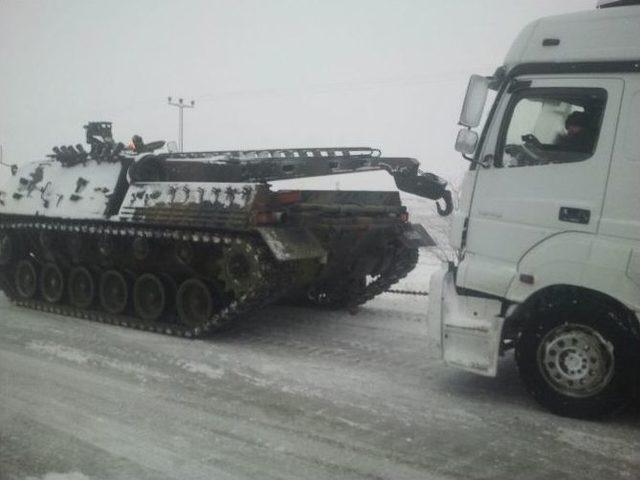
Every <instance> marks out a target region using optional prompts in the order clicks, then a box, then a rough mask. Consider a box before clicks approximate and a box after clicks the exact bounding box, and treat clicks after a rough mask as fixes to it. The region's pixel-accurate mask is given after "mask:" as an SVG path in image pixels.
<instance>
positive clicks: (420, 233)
mask: <svg viewBox="0 0 640 480" xmlns="http://www.w3.org/2000/svg"><path fill="white" fill-rule="evenodd" d="M402 240H403V242H404V244H405V245H406V246H407V247H409V248H420V247H433V246H435V245H436V242H435V240H433V238H431V235H429V233H427V231H426V230H425V228H424V227H423V226H422V225H420V224H419V223H412V224H410V225H409V228H407V229H406V230H405V231H404V232H403V235H402Z"/></svg>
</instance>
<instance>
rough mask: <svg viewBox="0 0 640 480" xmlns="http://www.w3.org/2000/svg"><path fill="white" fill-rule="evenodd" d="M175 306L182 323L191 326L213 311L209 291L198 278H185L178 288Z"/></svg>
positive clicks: (199, 322) (203, 319)
mask: <svg viewBox="0 0 640 480" xmlns="http://www.w3.org/2000/svg"><path fill="white" fill-rule="evenodd" d="M176 307H177V310H178V316H179V317H180V320H181V321H182V322H183V323H185V324H187V325H191V326H196V325H199V324H202V323H204V322H206V321H207V320H208V319H209V318H210V317H211V314H212V313H213V298H212V297H211V291H210V290H209V288H208V287H207V285H206V284H205V283H204V282H202V281H200V280H197V279H195V278H192V279H189V280H186V281H185V282H183V283H182V285H180V288H179V289H178V295H177V302H176Z"/></svg>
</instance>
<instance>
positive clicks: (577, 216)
mask: <svg viewBox="0 0 640 480" xmlns="http://www.w3.org/2000/svg"><path fill="white" fill-rule="evenodd" d="M558 220H560V221H561V222H569V223H581V224H583V225H587V224H588V223H589V221H590V220H591V210H585V209H584V208H573V207H560V213H559V215H558Z"/></svg>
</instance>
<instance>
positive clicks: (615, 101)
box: [428, 0, 640, 418]
mask: <svg viewBox="0 0 640 480" xmlns="http://www.w3.org/2000/svg"><path fill="white" fill-rule="evenodd" d="M597 7H598V8H596V9H594V10H593V11H587V12H580V13H575V14H570V15H562V16H555V17H549V18H543V19H540V20H538V21H535V22H533V23H532V24H530V25H528V26H527V27H526V28H525V29H524V30H523V31H522V32H521V33H520V35H519V36H518V37H517V39H516V40H515V42H514V43H513V45H512V47H511V49H510V51H509V53H508V55H507V57H506V60H505V62H504V65H503V66H501V67H500V68H499V69H498V70H497V71H496V73H495V74H494V75H493V76H491V77H481V76H477V75H474V76H473V77H472V78H471V81H470V82H469V88H468V90H467V94H466V97H465V100H464V105H463V109H462V113H461V117H460V124H461V125H462V126H463V127H464V128H463V129H462V130H461V131H460V132H459V135H458V138H457V141H456V150H458V151H459V152H461V153H462V154H463V156H464V157H465V158H466V159H468V160H469V161H470V162H471V166H470V169H469V170H468V171H467V173H466V174H465V177H464V180H463V183H462V188H461V194H460V198H459V205H458V207H457V209H456V210H455V212H454V216H453V219H452V227H451V233H450V243H451V246H452V247H453V248H454V249H455V251H456V253H457V259H456V261H454V262H449V263H448V264H445V265H443V267H442V269H441V270H439V271H438V272H436V273H435V274H434V275H433V276H432V278H431V282H430V292H431V302H430V306H429V322H428V333H429V338H430V342H431V343H432V345H431V347H432V348H433V349H434V350H435V351H436V352H437V354H438V355H439V356H440V357H441V358H443V359H444V361H445V362H446V363H447V364H449V365H451V366H455V367H459V368H462V369H465V370H468V371H472V372H476V373H479V374H482V375H487V376H495V375H496V373H497V369H498V358H499V356H501V355H502V354H503V353H504V352H506V351H507V350H509V349H510V348H515V359H516V362H517V364H518V368H519V371H520V375H521V377H522V380H523V382H524V384H525V385H526V387H527V389H528V390H529V392H530V393H531V394H532V395H533V396H534V397H535V399H536V400H538V402H539V403H541V404H542V405H543V406H544V407H546V408H548V409H549V410H551V411H553V412H555V413H557V414H561V415H567V416H573V417H582V418H587V417H594V416H599V415H603V414H606V413H609V412H612V411H615V410H617V409H619V408H621V407H622V406H624V405H625V404H627V403H628V402H629V401H630V400H631V399H632V398H633V397H634V394H635V393H637V391H638V372H640V368H639V366H640V320H639V318H640V1H638V0H631V1H628V0H623V1H602V0H601V1H600V2H599V3H598V5H597ZM491 91H495V92H496V93H495V100H494V101H493V105H492V107H491V109H490V112H489V113H488V115H486V116H485V115H484V113H483V112H484V106H485V103H487V98H488V95H490V94H491ZM485 117H486V119H485ZM483 119H484V122H483ZM481 123H484V126H483V128H482V132H481V133H480V134H478V133H476V132H475V131H474V130H473V129H474V128H476V127H478V126H479V125H480V124H481Z"/></svg>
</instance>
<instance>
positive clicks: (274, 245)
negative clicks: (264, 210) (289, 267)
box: [258, 227, 327, 262]
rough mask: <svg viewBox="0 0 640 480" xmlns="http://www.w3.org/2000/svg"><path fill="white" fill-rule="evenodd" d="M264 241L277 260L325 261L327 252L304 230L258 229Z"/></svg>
mask: <svg viewBox="0 0 640 480" xmlns="http://www.w3.org/2000/svg"><path fill="white" fill-rule="evenodd" d="M258 231H259V232H260V235H261V236H262V239H263V240H264V241H265V243H266V244H267V245H268V246H269V249H270V250H271V253H273V256H274V257H276V259H277V260H280V261H282V262H284V261H288V260H302V259H307V258H318V259H321V261H323V262H324V261H325V260H326V258H327V251H326V250H325V249H324V248H323V247H322V245H320V242H319V241H318V239H317V238H316V237H315V236H314V235H313V234H312V233H311V232H309V231H308V230H307V229H304V228H274V227H261V228H258Z"/></svg>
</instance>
